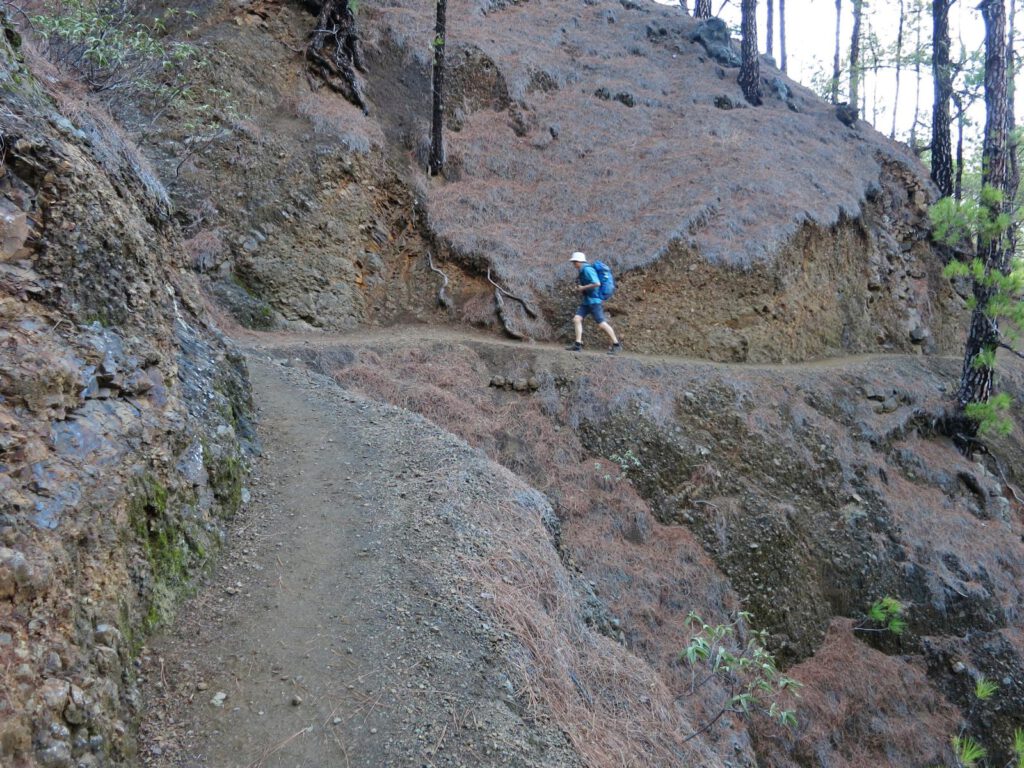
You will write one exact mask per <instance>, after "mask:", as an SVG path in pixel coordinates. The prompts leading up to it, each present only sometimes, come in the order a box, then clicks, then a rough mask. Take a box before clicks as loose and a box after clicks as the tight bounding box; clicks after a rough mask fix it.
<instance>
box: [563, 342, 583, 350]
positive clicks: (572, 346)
mask: <svg viewBox="0 0 1024 768" xmlns="http://www.w3.org/2000/svg"><path fill="white" fill-rule="evenodd" d="M566 349H567V350H569V351H570V352H582V351H583V343H582V342H579V341H574V342H573V343H572V344H570V345H569V346H568V347H566Z"/></svg>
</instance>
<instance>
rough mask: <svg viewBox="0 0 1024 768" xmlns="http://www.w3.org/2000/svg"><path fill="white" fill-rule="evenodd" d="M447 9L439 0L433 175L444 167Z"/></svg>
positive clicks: (432, 149)
mask: <svg viewBox="0 0 1024 768" xmlns="http://www.w3.org/2000/svg"><path fill="white" fill-rule="evenodd" d="M447 10H448V0H437V22H436V24H435V25H434V82H433V108H432V118H433V119H432V120H431V125H430V175H431V176H437V174H439V173H440V172H441V171H442V170H443V169H444V136H443V128H444V46H445V26H446V19H445V13H446V12H447Z"/></svg>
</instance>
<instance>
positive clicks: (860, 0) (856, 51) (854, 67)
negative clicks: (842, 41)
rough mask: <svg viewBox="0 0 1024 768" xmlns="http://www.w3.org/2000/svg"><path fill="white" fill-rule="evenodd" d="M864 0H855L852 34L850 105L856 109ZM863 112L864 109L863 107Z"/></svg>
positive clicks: (858, 93) (858, 92)
mask: <svg viewBox="0 0 1024 768" xmlns="http://www.w3.org/2000/svg"><path fill="white" fill-rule="evenodd" d="M863 9H864V0H853V32H852V33H851V35H850V106H851V107H853V108H854V109H856V108H857V107H858V105H859V104H860V76H861V69H860V67H861V63H860V20H861V16H862V15H863ZM861 114H862V115H863V114H864V110H863V109H861Z"/></svg>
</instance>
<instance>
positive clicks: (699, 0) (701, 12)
mask: <svg viewBox="0 0 1024 768" xmlns="http://www.w3.org/2000/svg"><path fill="white" fill-rule="evenodd" d="M693 15H694V16H695V17H696V18H698V19H710V18H711V0H694V5H693Z"/></svg>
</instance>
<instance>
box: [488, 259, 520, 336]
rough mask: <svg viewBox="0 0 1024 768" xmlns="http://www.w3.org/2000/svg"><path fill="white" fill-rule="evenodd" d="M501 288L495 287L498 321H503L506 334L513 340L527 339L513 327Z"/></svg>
mask: <svg viewBox="0 0 1024 768" xmlns="http://www.w3.org/2000/svg"><path fill="white" fill-rule="evenodd" d="M490 277H491V276H490V270H488V273H487V279H488V280H490ZM501 293H502V291H501V288H499V287H497V286H495V288H494V304H495V306H496V307H497V310H498V319H499V320H501V325H502V327H503V328H504V329H505V333H507V334H508V335H509V336H511V337H512V338H513V339H525V338H526V336H525V335H523V334H522V333H520V332H519V331H517V330H516V329H515V327H514V326H513V325H512V318H510V317H509V316H508V311H507V310H506V309H505V300H504V299H503V298H501Z"/></svg>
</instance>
